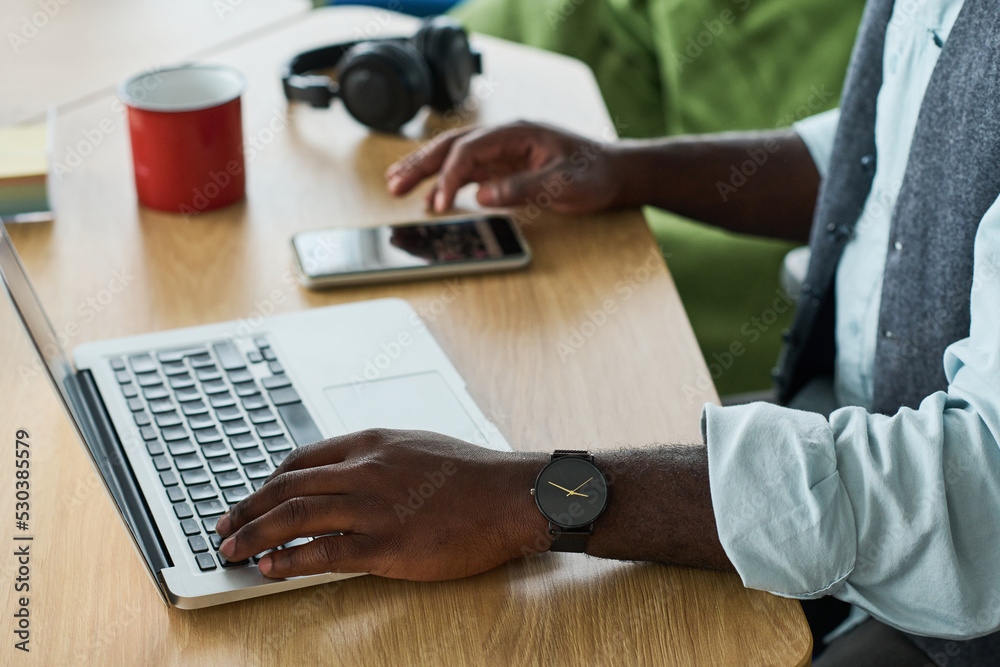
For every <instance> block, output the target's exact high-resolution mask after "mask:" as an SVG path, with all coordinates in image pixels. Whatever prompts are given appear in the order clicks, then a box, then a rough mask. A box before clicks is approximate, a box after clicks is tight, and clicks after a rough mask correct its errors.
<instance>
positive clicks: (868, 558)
mask: <svg viewBox="0 0 1000 667" xmlns="http://www.w3.org/2000/svg"><path fill="white" fill-rule="evenodd" d="M961 6H962V0H926V1H924V2H919V3H917V2H913V1H909V2H897V3H896V7H895V9H894V10H893V18H892V21H891V22H890V27H889V29H888V31H887V33H886V43H885V52H884V55H883V63H882V65H883V84H882V89H881V91H880V92H879V96H878V101H877V110H876V122H875V143H876V147H877V150H878V162H877V165H876V171H875V175H874V181H873V185H872V191H871V193H870V195H869V197H868V200H867V202H866V205H865V207H864V210H863V213H862V215H861V217H860V218H859V221H858V226H857V232H856V235H855V237H854V238H853V239H852V240H851V241H850V242H849V243H848V244H847V246H846V248H845V250H844V254H843V256H842V257H841V260H840V265H839V267H838V272H837V278H836V285H835V289H836V296H837V311H836V320H837V324H836V332H835V333H836V341H837V348H838V349H837V360H836V382H835V385H836V392H837V396H838V400H839V401H840V403H841V405H844V406H846V407H842V408H840V409H839V410H836V411H835V412H833V414H831V415H830V418H829V419H826V418H824V417H822V416H820V415H817V414H813V413H808V412H801V411H796V410H791V409H789V408H783V407H779V406H775V405H769V404H761V403H756V404H751V405H746V406H733V407H725V408H720V407H718V406H714V405H707V406H705V411H704V415H703V418H704V425H705V432H706V442H707V445H708V453H709V478H710V482H711V487H712V500H713V505H714V508H715V516H716V522H717V524H718V528H719V536H720V539H721V540H722V545H723V547H724V548H725V549H726V553H727V554H728V555H729V558H730V560H732V562H733V564H734V565H735V566H736V569H737V571H738V572H739V574H740V576H741V577H742V579H743V582H744V584H745V585H747V586H748V587H751V588H758V589H763V590H767V591H771V592H773V593H776V594H778V595H783V596H787V597H795V598H814V597H820V596H823V595H834V596H836V597H838V598H840V599H842V600H845V601H847V602H850V603H853V604H855V605H857V606H859V607H861V608H862V609H864V610H865V611H867V612H869V613H870V614H871V615H873V616H875V617H876V618H878V619H880V620H882V621H883V622H885V623H888V624H889V625H892V626H895V627H898V628H901V629H903V630H907V631H910V632H914V633H917V634H923V635H929V636H934V637H942V638H955V639H959V638H969V637H974V636H978V635H982V634H987V633H989V632H993V631H995V630H997V629H1000V445H998V437H1000V261H998V258H1000V203H994V204H993V206H991V207H990V209H989V210H988V211H987V212H986V214H985V215H984V217H983V220H982V221H981V223H980V226H979V230H978V232H977V235H976V240H975V269H974V275H973V284H972V302H971V314H972V324H971V330H970V335H969V337H968V338H966V339H963V340H961V341H958V342H956V343H954V344H952V345H951V346H949V347H948V349H947V350H946V351H945V354H944V359H943V364H944V370H945V375H946V377H947V379H948V389H947V391H940V392H937V393H935V394H932V395H931V396H928V397H927V398H926V399H924V401H923V402H922V403H921V404H920V406H919V408H918V409H917V410H911V409H908V408H904V409H902V410H900V411H899V412H898V413H896V414H895V415H892V416H887V415H877V414H870V413H868V412H867V410H866V406H868V405H870V403H871V395H872V384H873V382H872V373H873V369H874V359H875V341H876V336H877V333H878V312H879V305H880V298H881V289H882V274H883V270H884V266H885V256H886V252H887V250H888V243H889V227H890V222H891V215H892V210H893V207H894V205H895V200H896V195H897V193H898V192H899V185H900V184H901V183H902V181H903V173H904V170H905V167H906V162H907V158H908V154H909V148H910V142H911V140H912V137H913V131H914V128H915V127H916V119H917V113H918V111H919V107H920V103H921V101H922V100H923V96H924V93H925V91H926V87H927V82H928V80H929V79H930V75H931V72H932V70H933V68H934V65H935V64H936V62H937V57H938V55H939V53H940V47H939V46H938V45H937V44H936V43H935V42H943V41H944V40H946V39H947V36H948V34H949V32H950V30H951V27H952V25H953V24H954V21H955V18H956V17H957V15H958V12H959V10H960V9H961ZM836 122H837V113H836V112H829V113H827V114H823V115H821V116H819V117H815V118H813V119H811V120H809V121H807V122H804V123H800V124H799V125H797V126H796V130H797V131H798V132H799V134H800V136H802V138H803V140H804V141H805V142H806V144H807V146H808V147H809V149H810V152H811V154H812V155H813V157H814V159H815V161H816V164H817V168H818V169H819V171H820V173H821V174H823V173H825V171H826V169H827V168H828V166H829V155H830V150H831V147H832V143H833V132H834V129H835V127H836ZM898 251H900V252H906V248H900V249H898Z"/></svg>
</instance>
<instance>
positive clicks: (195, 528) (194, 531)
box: [181, 519, 201, 535]
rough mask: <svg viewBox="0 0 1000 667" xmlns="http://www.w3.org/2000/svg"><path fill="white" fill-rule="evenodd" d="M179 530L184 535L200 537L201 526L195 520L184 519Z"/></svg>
mask: <svg viewBox="0 0 1000 667" xmlns="http://www.w3.org/2000/svg"><path fill="white" fill-rule="evenodd" d="M181 530H183V531H184V534H185V535H200V534H201V525H200V524H199V523H198V522H197V521H196V520H195V519H184V520H183V521H181Z"/></svg>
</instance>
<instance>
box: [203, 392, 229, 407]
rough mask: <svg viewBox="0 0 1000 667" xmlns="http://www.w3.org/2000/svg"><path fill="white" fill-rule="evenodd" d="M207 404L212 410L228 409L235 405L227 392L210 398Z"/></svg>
mask: <svg viewBox="0 0 1000 667" xmlns="http://www.w3.org/2000/svg"><path fill="white" fill-rule="evenodd" d="M208 402H209V403H210V404H211V405H212V407H213V408H228V407H229V406H230V405H236V399H235V398H233V395H232V394H230V393H229V392H228V391H226V392H223V393H221V394H216V395H214V396H212V397H210V398H209V399H208Z"/></svg>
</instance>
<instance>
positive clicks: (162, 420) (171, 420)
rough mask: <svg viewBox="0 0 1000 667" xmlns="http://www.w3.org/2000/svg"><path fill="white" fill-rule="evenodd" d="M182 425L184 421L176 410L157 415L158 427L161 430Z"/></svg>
mask: <svg viewBox="0 0 1000 667" xmlns="http://www.w3.org/2000/svg"><path fill="white" fill-rule="evenodd" d="M182 423H183V420H182V419H181V416H180V415H179V414H177V412H176V411H174V410H171V411H170V412H161V413H160V414H158V415H156V425H157V426H159V427H160V428H166V427H168V426H179V425H180V424H182Z"/></svg>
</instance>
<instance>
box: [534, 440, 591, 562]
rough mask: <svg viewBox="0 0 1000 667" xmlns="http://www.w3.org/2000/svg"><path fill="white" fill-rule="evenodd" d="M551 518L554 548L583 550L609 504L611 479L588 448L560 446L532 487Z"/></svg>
mask: <svg viewBox="0 0 1000 667" xmlns="http://www.w3.org/2000/svg"><path fill="white" fill-rule="evenodd" d="M531 494H532V495H533V496H534V497H535V504H536V505H538V509H539V510H540V511H541V513H542V515H543V516H544V517H545V518H546V519H548V520H549V534H550V535H551V536H552V547H551V551H572V552H577V553H581V552H583V550H584V549H586V548H587V538H588V537H590V536H591V535H593V534H594V521H595V520H596V519H597V517H599V516H601V514H603V513H604V509H605V507H607V505H608V480H607V479H606V478H605V477H604V473H602V472H601V471H600V469H599V468H598V467H597V466H596V465H594V457H593V455H591V454H590V453H588V452H584V451H574V450H567V449H557V450H556V451H555V452H553V453H552V458H551V459H550V460H549V462H548V463H546V464H545V467H544V468H542V471H541V472H540V473H538V479H536V480H535V488H533V489H532V490H531Z"/></svg>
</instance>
